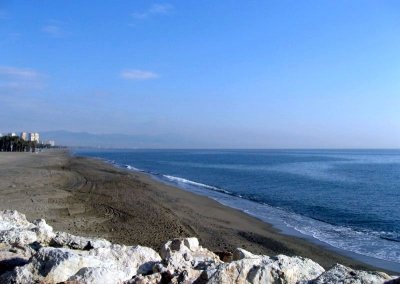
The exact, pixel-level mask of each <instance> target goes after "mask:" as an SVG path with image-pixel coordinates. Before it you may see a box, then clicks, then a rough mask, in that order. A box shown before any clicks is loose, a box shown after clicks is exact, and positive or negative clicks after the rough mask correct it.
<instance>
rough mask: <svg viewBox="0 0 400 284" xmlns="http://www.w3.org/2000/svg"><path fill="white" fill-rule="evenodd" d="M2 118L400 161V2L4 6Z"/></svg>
mask: <svg viewBox="0 0 400 284" xmlns="http://www.w3.org/2000/svg"><path fill="white" fill-rule="evenodd" d="M0 106H1V111H0V132H2V131H12V130H16V131H18V130H23V129H25V130H27V131H33V130H38V131H49V130H68V131H85V132H90V133H125V134H132V135H147V136H149V135H150V136H152V135H154V136H163V137H175V138H174V139H175V140H176V141H177V142H176V145H175V146H176V147H238V148H247V147H257V148H288V147H289V148H316V147H318V148H343V147H345V148H348V147H350V148H360V147H361V148H371V147H372V148H399V147H400V1H384V0H376V1H368V0H362V1H357V0H354V1H352V0H351V1H349V0H331V1H298V0H296V1H281V0H279V1H278V0H277V1H236V0H235V1H198V0H193V1H186V0H185V1H166V2H164V1H155V2H153V1H133V0H130V1H77V0H76V1H72V0H70V1H53V0H41V1H37V0H36V1H33V0H31V1H22V0H21V1H18V0H13V1H7V0H6V1H4V0H0ZM175 140H174V141H175ZM179 141H180V142H179Z"/></svg>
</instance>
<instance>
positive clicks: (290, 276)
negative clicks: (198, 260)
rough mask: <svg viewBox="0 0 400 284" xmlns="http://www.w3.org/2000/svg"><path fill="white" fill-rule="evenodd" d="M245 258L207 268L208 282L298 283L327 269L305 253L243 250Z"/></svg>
mask: <svg viewBox="0 0 400 284" xmlns="http://www.w3.org/2000/svg"><path fill="white" fill-rule="evenodd" d="M242 252H243V254H244V255H247V257H246V258H243V259H240V260H236V261H232V262H231V263H224V264H221V265H219V266H218V267H217V268H216V269H215V270H213V271H207V272H206V273H207V275H206V276H205V275H204V274H203V275H202V276H203V277H205V278H208V280H209V281H208V283H288V284H290V283H293V284H294V283H296V282H298V281H302V280H311V279H314V278H315V277H317V276H318V275H320V274H321V273H322V272H324V269H323V268H322V267H321V266H320V265H319V264H318V263H315V262H314V261H312V260H310V259H307V258H302V257H288V256H284V255H278V256H276V257H268V256H256V255H253V254H249V253H248V252H247V251H245V250H242Z"/></svg>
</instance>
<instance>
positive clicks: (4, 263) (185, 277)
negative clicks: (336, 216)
mask: <svg viewBox="0 0 400 284" xmlns="http://www.w3.org/2000/svg"><path fill="white" fill-rule="evenodd" d="M143 230H146V228H143ZM0 283H21V284H22V283H49V284H50V283H302V284H305V283H309V284H311V283H400V278H398V279H396V277H394V276H389V275H388V274H386V273H383V272H368V271H361V270H353V269H351V268H349V267H346V266H343V265H340V264H337V265H335V266H333V267H332V268H330V269H329V270H325V269H324V268H323V267H322V266H321V265H319V264H318V263H316V262H314V261H312V260H311V259H308V258H304V257H299V256H291V257H290V256H286V255H277V256H267V255H255V254H252V253H251V252H248V251H246V250H244V249H241V248H237V249H236V250H234V251H233V252H231V253H230V252H225V253H219V254H218V255H217V254H215V253H213V252H212V251H210V250H208V249H206V248H203V247H202V246H200V245H199V241H198V239H197V238H179V239H173V240H169V241H167V242H166V243H165V244H164V245H163V246H162V247H161V249H160V250H159V252H156V251H155V250H154V249H152V248H149V247H144V246H139V245H137V246H125V245H118V244H112V243H111V242H109V241H107V240H105V239H98V238H87V237H80V236H74V235H72V234H68V233H65V232H57V231H54V230H53V228H52V227H51V226H49V225H48V224H47V223H46V221H45V220H43V219H37V220H35V221H33V222H29V221H28V220H27V219H26V217H25V215H23V214H21V213H19V212H18V211H12V210H3V211H0Z"/></svg>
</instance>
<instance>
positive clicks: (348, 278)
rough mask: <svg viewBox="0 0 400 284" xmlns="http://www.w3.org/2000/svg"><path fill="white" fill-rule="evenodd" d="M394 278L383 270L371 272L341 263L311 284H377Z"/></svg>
mask: <svg viewBox="0 0 400 284" xmlns="http://www.w3.org/2000/svg"><path fill="white" fill-rule="evenodd" d="M391 279H392V278H391V277H390V276H389V275H387V274H386V273H383V272H369V271H361V270H353V269H351V268H349V267H346V266H344V265H341V264H336V265H335V266H334V267H332V268H331V269H329V270H328V271H326V272H324V273H322V274H321V275H320V276H319V277H317V278H316V279H315V280H313V281H310V282H308V283H310V284H322V283H343V284H350V283H351V284H375V283H384V282H385V281H388V280H391Z"/></svg>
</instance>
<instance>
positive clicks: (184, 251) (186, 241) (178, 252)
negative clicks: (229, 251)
mask: <svg viewBox="0 0 400 284" xmlns="http://www.w3.org/2000/svg"><path fill="white" fill-rule="evenodd" d="M160 255H161V258H162V259H163V260H164V262H166V263H168V264H170V265H172V266H173V267H195V266H197V264H199V263H221V260H220V259H219V257H218V256H217V255H216V254H214V253H213V252H212V251H209V250H208V249H205V248H203V247H201V246H200V245H199V241H198V239H197V238H183V239H174V240H171V241H168V242H167V243H165V244H164V245H163V246H162V248H161V251H160Z"/></svg>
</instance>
